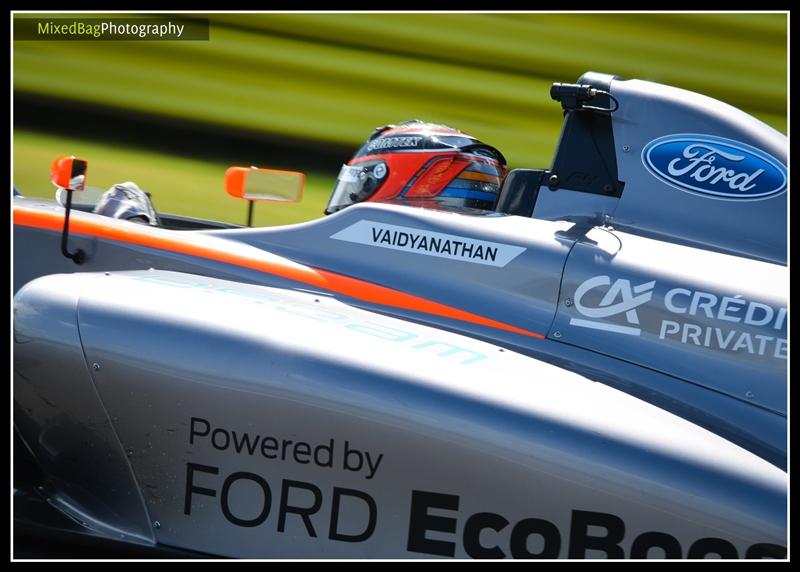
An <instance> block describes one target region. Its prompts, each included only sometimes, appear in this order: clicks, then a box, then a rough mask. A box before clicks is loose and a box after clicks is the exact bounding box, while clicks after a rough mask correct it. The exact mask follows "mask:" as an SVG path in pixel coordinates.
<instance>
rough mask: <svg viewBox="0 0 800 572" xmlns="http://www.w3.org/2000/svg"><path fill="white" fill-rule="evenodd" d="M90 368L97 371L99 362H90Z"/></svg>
mask: <svg viewBox="0 0 800 572" xmlns="http://www.w3.org/2000/svg"><path fill="white" fill-rule="evenodd" d="M92 369H93V370H95V371H98V370H99V369H100V364H99V363H97V362H94V363H93V364H92Z"/></svg>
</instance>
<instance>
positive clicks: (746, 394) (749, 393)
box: [744, 391, 756, 399]
mask: <svg viewBox="0 0 800 572" xmlns="http://www.w3.org/2000/svg"><path fill="white" fill-rule="evenodd" d="M744 396H745V397H746V398H747V399H753V398H754V397H755V396H756V394H755V393H753V392H752V391H748V392H747V393H745V394H744Z"/></svg>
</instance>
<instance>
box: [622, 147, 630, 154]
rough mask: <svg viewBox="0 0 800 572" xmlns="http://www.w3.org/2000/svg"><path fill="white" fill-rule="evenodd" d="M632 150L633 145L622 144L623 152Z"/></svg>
mask: <svg viewBox="0 0 800 572" xmlns="http://www.w3.org/2000/svg"><path fill="white" fill-rule="evenodd" d="M630 151H631V146H630V145H623V146H622V152H623V153H630Z"/></svg>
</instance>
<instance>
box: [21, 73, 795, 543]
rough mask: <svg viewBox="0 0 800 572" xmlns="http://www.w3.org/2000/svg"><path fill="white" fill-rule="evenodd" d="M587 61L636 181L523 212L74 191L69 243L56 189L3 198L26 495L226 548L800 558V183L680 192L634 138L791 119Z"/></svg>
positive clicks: (121, 533) (741, 136) (94, 522)
mask: <svg viewBox="0 0 800 572" xmlns="http://www.w3.org/2000/svg"><path fill="white" fill-rule="evenodd" d="M583 80H584V81H585V82H590V83H591V82H595V83H597V85H598V86H606V87H607V89H608V90H609V91H610V93H611V94H613V95H615V96H616V97H617V98H618V99H619V112H617V114H613V115H612V116H611V119H610V122H609V128H611V129H612V131H613V137H614V141H615V142H616V143H618V144H619V149H618V154H617V157H618V160H617V166H618V177H619V179H620V181H622V182H624V191H622V190H620V191H619V192H612V191H613V189H612V191H608V192H606V194H604V195H603V194H597V193H595V192H591V191H587V190H586V189H582V188H581V185H582V184H583V182H582V181H585V180H588V179H586V178H585V177H577V179H576V177H571V178H570V177H563V176H562V180H564V181H566V182H565V183H564V184H565V185H566V186H571V187H572V188H566V187H565V188H554V186H553V185H552V184H545V185H542V188H541V189H538V198H536V199H535V204H531V205H530V208H531V209H532V210H531V212H530V214H531V216H519V214H518V213H516V214H509V213H508V212H492V213H486V212H473V213H455V212H442V211H437V210H430V209H418V208H411V207H408V206H401V205H392V204H373V203H364V204H360V205H356V206H353V207H349V208H347V209H345V210H343V211H341V212H339V213H336V214H334V215H332V216H329V217H326V218H324V219H320V220H316V221H312V222H309V223H304V224H300V225H293V226H288V227H279V228H271V229H222V230H196V231H174V230H167V229H163V228H152V227H147V226H143V225H136V224H134V223H130V222H126V221H121V220H114V219H109V218H104V217H99V216H97V215H93V214H90V213H82V212H74V213H73V214H72V218H71V222H70V225H71V236H70V244H71V245H72V246H73V247H78V248H81V249H83V250H84V251H85V252H86V253H87V257H86V261H85V262H84V263H83V264H81V265H79V266H78V265H75V264H74V263H73V262H72V261H71V260H69V259H66V258H64V257H63V256H61V254H60V252H59V250H58V247H57V243H58V239H59V231H60V226H59V221H61V220H63V209H61V208H60V207H59V206H57V205H53V204H48V203H47V202H45V201H37V200H31V199H25V198H21V197H19V198H15V199H14V200H15V211H14V214H15V234H14V249H15V250H14V254H15V268H14V288H15V291H16V292H17V294H16V296H15V299H14V311H15V315H14V374H15V380H14V400H15V413H14V415H15V427H16V429H17V432H18V434H19V435H20V437H21V440H22V442H24V444H25V447H26V448H27V450H28V451H29V452H30V453H31V455H32V457H33V458H34V459H35V460H36V462H37V463H38V465H39V466H40V468H41V469H42V473H43V474H44V475H45V477H44V478H43V479H42V481H41V484H40V485H39V486H40V487H41V489H40V493H41V494H42V495H45V496H47V498H48V499H49V503H50V504H51V505H52V506H53V507H55V508H56V509H58V511H60V512H61V513H63V514H66V515H68V517H69V518H70V519H72V521H73V522H74V523H75V526H76V527H77V528H78V529H80V530H81V531H83V532H84V533H85V534H86V535H94V536H96V537H99V538H114V539H118V540H121V541H124V542H127V543H131V545H140V546H169V547H175V548H179V549H183V550H189V551H195V552H197V553H208V554H214V555H220V556H234V557H275V558H291V557H304V558H309V557H311V558H435V557H459V558H466V557H474V558H503V557H516V558H600V557H610V558H648V557H650V558H664V557H666V558H704V557H722V558H745V557H746V558H762V557H773V558H775V557H777V558H783V557H785V556H786V545H787V536H786V535H787V510H786V508H787V505H786V502H787V474H786V457H787V442H786V437H787V425H786V419H787V417H786V414H787V404H786V393H787V391H786V388H787V371H786V357H787V335H786V332H787V321H788V317H787V313H786V299H787V292H788V272H787V270H786V267H785V262H786V260H785V258H786V254H785V244H782V243H781V241H783V242H784V243H785V236H786V232H785V220H784V221H783V223H784V226H783V227H782V228H781V224H780V222H781V221H776V222H774V224H772V228H771V229H770V228H764V226H767V223H766V220H767V219H769V217H774V215H775V213H781V212H782V213H783V216H784V218H785V212H786V211H785V204H786V193H785V190H784V192H782V193H781V192H776V191H775V190H774V189H767V190H766V191H765V194H768V193H772V194H771V195H770V196H768V197H766V198H762V197H759V200H754V201H740V202H736V201H735V200H733V199H731V198H722V199H721V198H719V197H709V193H714V192H716V191H715V190H714V188H712V187H709V189H710V190H709V191H708V192H705V191H704V192H694V191H692V192H686V191H685V189H681V188H680V187H679V186H675V185H677V184H679V183H681V182H680V181H678V183H675V184H674V185H672V186H670V185H671V183H665V182H664V181H663V180H662V179H660V178H659V177H657V176H654V175H653V174H652V172H651V171H652V170H658V169H659V168H660V167H659V165H660V164H659V163H658V161H657V160H656V159H652V160H651V162H652V163H653V164H652V165H649V164H647V163H646V162H645V159H643V158H642V157H643V155H642V152H643V149H644V148H646V147H647V146H648V144H649V143H650V142H652V141H656V143H654V144H653V145H652V146H651V148H655V146H657V145H660V144H662V143H661V141H660V140H659V138H663V137H666V136H670V135H671V134H674V133H685V132H686V130H688V129H690V128H689V127H684V125H685V124H690V125H692V126H693V127H691V129H692V130H693V131H692V132H693V133H694V132H696V131H699V130H701V129H706V131H704V132H705V133H707V135H708V136H707V137H706V138H705V139H701V138H699V137H694V139H692V141H695V143H692V145H711V144H712V143H708V141H716V140H719V141H722V139H723V138H724V139H725V140H726V141H727V140H731V141H733V140H736V141H739V142H740V144H741V147H742V149H746V148H750V147H753V148H758V149H761V150H762V151H763V154H764V155H765V156H766V155H768V156H769V157H772V158H774V157H777V158H778V159H776V161H778V160H779V161H783V162H784V163H785V138H783V141H782V142H781V141H780V138H779V137H776V135H775V133H773V132H772V131H771V130H769V128H767V127H766V126H763V124H760V125H761V127H759V128H758V129H756V127H758V125H756V123H754V122H755V120H754V119H752V118H742V117H740V116H739V115H735V116H731V115H729V114H726V113H724V112H720V111H719V109H718V107H709V104H708V102H707V101H705V99H703V98H702V96H697V94H693V96H696V97H692V98H689V99H685V98H684V99H685V101H683V102H682V103H681V101H680V100H681V98H682V97H683V95H682V94H681V93H675V91H678V90H674V88H667V87H666V86H655V87H652V86H654V85H655V84H647V83H646V82H637V81H635V80H634V81H632V82H625V81H621V80H618V79H616V78H612V77H611V76H599V74H587V76H584V78H583ZM598 89H599V87H598ZM670 90H673V91H670ZM698 98H700V99H698ZM653 101H656V102H657V103H658V105H660V108H662V109H664V110H665V113H666V114H667V117H663V116H662V117H659V118H657V119H656V120H654V119H652V118H651V117H650V116H648V115H646V114H645V111H643V110H650V109H651V108H652V107H653V106H654V105H656V103H653ZM716 103H719V102H716ZM720 105H722V104H720ZM704 110H707V112H706V113H705V114H703V113H701V112H703V111H704ZM723 111H725V110H723ZM569 113H571V114H572V117H573V118H575V117H578V116H576V115H575V114H576V113H579V111H570V112H569ZM569 113H568V121H569ZM737 113H741V112H737ZM670 116H672V117H674V119H673V120H672V121H671V122H670V120H669V117H670ZM577 120H578V121H580V120H581V118H580V117H578V119H577ZM602 121H605V119H602ZM640 123H641V124H642V125H643V126H641V127H639V128H637V127H636V126H637V125H638V124H640ZM654 124H657V125H654ZM594 128H595V127H592V129H594ZM597 129H600V128H599V127H597ZM569 133H570V127H569V125H568V124H565V134H569ZM633 134H635V135H633ZM565 137H566V135H562V145H560V148H563V147H564V146H565V145H566V143H564V142H563V140H564V138H565ZM712 137H715V138H717V139H712ZM675 140H676V141H678V140H679V138H675ZM622 141H625V142H626V143H624V144H623V143H622ZM671 141H672V140H669V141H668V143H669V144H672V143H671ZM696 141H701V142H700V143H696ZM616 143H615V147H614V149H616V148H617V147H616ZM678 144H682V143H680V141H679V142H678V143H675V145H678ZM719 145H720V149H719V152H720V153H722V152H724V153H728V152H727V151H723V150H722V149H721V147H722V146H724V145H728V146H730V145H732V144H728V143H719ZM781 145H783V149H782V150H781ZM623 147H624V148H625V149H623ZM727 148H728V147H726V149H727ZM687 153H688V154H690V153H691V151H687ZM709 153H710V152H709ZM759 153H761V152H759ZM781 153H782V154H781ZM634 155H635V157H636V160H638V161H639V163H638V164H636V163H635V162H634V158H632V157H634ZM728 155H730V156H733V155H732V154H731V153H728ZM760 157H761V155H758V154H756V155H753V157H752V161H758V160H760ZM686 159H687V160H690V159H691V157H689V155H687V157H686ZM675 160H677V159H675ZM722 160H723V159H720V161H722ZM763 161H766V159H764V160H763ZM559 165H560V167H559V170H558V173H559V174H561V173H565V172H566V167H565V165H564V164H563V162H562V163H559V159H558V156H557V159H556V160H555V161H554V169H553V170H551V171H550V172H549V173H546V175H550V176H551V177H552V173H555V172H556V169H555V167H556V166H559ZM766 169H767V167H764V168H763V169H762V171H764V172H765V171H766ZM673 170H674V171H676V172H677V169H673ZM776 172H777V173H778V175H780V169H778V170H777V171H776ZM778 175H776V177H777V176H778ZM748 176H749V177H753V178H752V179H750V180H755V177H754V176H753V175H752V174H749V175H748ZM756 176H757V175H756ZM765 176H766V175H765ZM720 178H721V179H722V175H720ZM745 178H746V177H744V176H742V177H741V178H740V179H736V178H735V171H734V170H733V169H731V170H730V174H729V175H728V179H729V180H730V186H731V188H733V187H734V186H736V185H737V184H739V183H738V182H737V181H744V180H745ZM570 179H571V180H573V181H575V180H577V181H578V182H577V183H574V184H572V183H569V182H568V181H569V180H570ZM549 180H550V181H553V180H554V179H552V178H550V179H549ZM676 180H677V177H676ZM587 184H588V183H587ZM681 184H682V183H681ZM746 186H748V185H745V184H741V185H739V187H740V188H742V189H744V188H745V187H746ZM621 187H622V185H620V189H621ZM658 193H661V194H660V195H659V194H658ZM704 193H705V194H704ZM614 194H616V195H617V196H613V195H614ZM648 203H649V204H650V205H651V206H650V207H649V208H648ZM501 204H502V200H501ZM698 205H699V206H698ZM700 207H702V208H704V209H705V210H706V211H707V213H706V215H707V217H710V218H713V224H709V225H702V224H699V223H697V221H695V220H694V218H693V217H696V216H697V215H698V208H700ZM661 208H663V209H664V210H663V217H664V218H663V219H659V217H658V216H654V215H653V213H654V211H657V210H658V209H661ZM645 211H646V212H645ZM687 211H688V212H689V213H690V214H688V215H686V214H685V213H686V212H687ZM724 216H728V217H729V218H728V219H724ZM751 216H752V217H754V218H753V219H752V221H753V223H752V225H753V229H752V230H753V231H752V233H751V232H750V228H749V227H748V229H747V233H746V234H747V235H748V236H750V237H752V238H751V239H749V240H746V239H744V238H742V237H740V236H732V235H731V229H733V228H735V227H736V225H737V224H738V225H740V226H741V225H742V224H743V221H744V220H746V219H748V218H749V217H751ZM737 217H738V218H737ZM762 218H763V219H764V220H763V221H762ZM737 221H738V222H737ZM729 235H730V236H729Z"/></svg>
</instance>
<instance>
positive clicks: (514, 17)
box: [13, 13, 788, 225]
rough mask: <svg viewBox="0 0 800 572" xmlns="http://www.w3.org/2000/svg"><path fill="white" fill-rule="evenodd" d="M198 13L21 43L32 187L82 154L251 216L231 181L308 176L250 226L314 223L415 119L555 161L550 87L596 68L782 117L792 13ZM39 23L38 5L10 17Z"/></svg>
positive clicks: (223, 214) (197, 212) (513, 157)
mask: <svg viewBox="0 0 800 572" xmlns="http://www.w3.org/2000/svg"><path fill="white" fill-rule="evenodd" d="M50 16H51V17H65V15H60V16H59V15H50ZM80 16H81V17H85V15H80ZM127 16H131V15H127ZM182 16H186V14H184V15H182ZM195 16H197V17H207V18H209V19H210V22H211V27H210V39H209V40H208V41H15V42H14V45H13V65H14V68H13V85H14V125H13V127H14V139H13V161H14V182H15V184H16V185H17V186H18V188H19V189H20V190H21V191H22V192H23V194H25V195H28V196H41V197H52V196H53V193H54V188H53V187H52V185H51V184H50V183H49V180H48V176H49V165H50V162H51V160H52V159H53V158H54V157H55V156H57V155H63V154H76V155H80V156H83V157H85V158H87V159H89V174H88V182H89V185H90V186H95V187H100V188H107V187H108V186H110V185H111V184H113V183H116V182H122V181H126V180H133V181H136V182H137V183H138V184H139V185H140V186H141V187H142V188H144V189H145V190H148V191H150V192H151V193H152V194H153V197H154V199H155V204H156V207H157V208H158V209H159V210H161V211H164V212H171V213H176V214H184V215H189V216H199V217H204V218H214V219H218V220H224V221H228V222H236V223H242V222H243V221H244V213H245V205H244V204H243V203H241V202H239V201H237V200H236V199H234V198H232V197H229V196H227V195H225V194H224V191H223V188H222V176H223V173H224V171H225V169H226V168H227V167H228V166H229V165H231V164H239V165H251V164H256V165H258V166H261V167H275V168H288V169H295V170H302V171H304V172H306V174H307V175H308V177H309V179H308V184H307V188H306V196H305V198H304V200H303V202H302V203H300V204H297V205H269V204H262V205H258V206H257V208H256V219H255V223H256V225H268V224H284V223H289V222H298V221H303V220H309V219H312V218H316V217H318V216H321V212H322V209H323V208H324V205H325V203H326V201H327V198H328V195H329V192H330V190H331V189H332V187H333V183H334V181H335V177H336V174H337V172H338V168H339V166H340V165H341V164H342V163H344V162H346V161H347V160H348V159H349V158H350V156H351V155H352V153H353V152H354V151H355V149H356V148H357V147H359V146H360V145H361V143H363V141H364V140H365V139H366V137H367V136H368V135H369V134H370V133H371V131H372V129H373V128H374V127H376V126H379V125H384V124H387V123H395V122H399V121H402V120H405V119H412V118H419V119H423V120H427V121H434V122H441V123H446V124H449V125H453V126H455V127H458V128H460V129H462V130H464V131H466V132H468V133H470V134H472V135H474V136H476V137H478V138H479V139H481V140H483V141H484V142H487V143H490V144H492V145H495V146H496V147H498V148H499V149H501V150H502V151H503V153H504V154H505V155H506V157H507V158H508V160H509V163H510V166H511V167H539V168H541V167H548V166H549V165H550V162H551V159H552V155H553V151H554V149H555V145H556V142H557V139H558V134H559V130H560V127H561V110H560V106H559V105H558V103H556V102H553V101H552V100H550V97H549V86H550V84H551V83H552V82H554V81H565V82H573V81H575V80H576V79H577V78H578V77H579V76H580V75H581V74H582V73H584V72H586V71H589V70H592V71H600V72H605V73H614V74H618V75H621V76H623V77H625V78H637V79H645V80H651V81H656V82H660V83H666V84H670V85H674V86H677V87H681V88H684V89H689V90H692V91H697V92H700V93H703V94H705V95H709V96H711V97H714V98H716V99H719V100H722V101H724V102H726V103H730V104H732V105H734V106H736V107H739V108H741V109H743V110H745V111H747V112H749V113H751V114H752V115H755V116H756V117H758V118H759V119H761V120H762V121H764V122H766V123H767V124H769V125H771V126H772V127H774V128H776V129H778V130H780V131H782V132H784V133H785V132H786V129H787V123H786V122H787V109H786V105H787V19H788V16H787V15H786V14H580V13H573V14H509V13H505V14H210V15H203V14H196V15H195ZM32 17H36V18H43V17H44V16H43V15H40V14H37V15H31V14H15V19H18V18H32ZM104 17H110V15H104ZM162 17H163V15H162Z"/></svg>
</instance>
